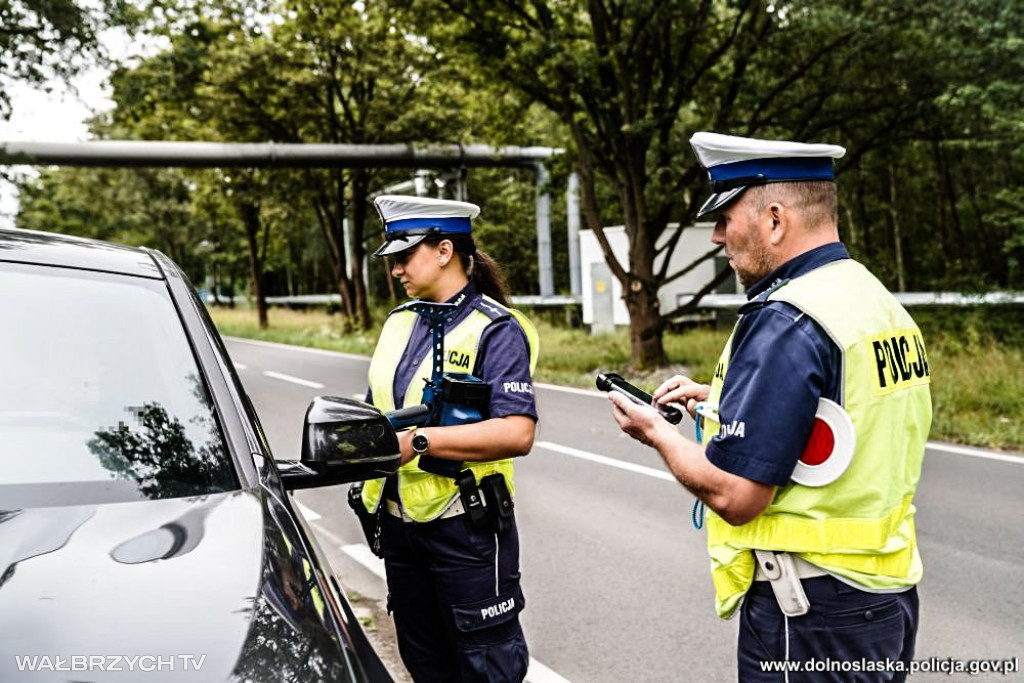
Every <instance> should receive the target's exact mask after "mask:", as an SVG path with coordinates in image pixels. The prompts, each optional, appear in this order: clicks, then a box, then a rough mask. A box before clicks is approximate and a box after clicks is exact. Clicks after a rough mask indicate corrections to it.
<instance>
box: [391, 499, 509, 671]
mask: <svg viewBox="0 0 1024 683" xmlns="http://www.w3.org/2000/svg"><path fill="white" fill-rule="evenodd" d="M381 547H382V549H383V551H384V564H385V567H386V569H387V577H388V609H389V611H390V612H392V614H393V615H394V619H395V630H396V632H397V635H398V650H399V652H400V653H401V655H402V661H403V662H404V663H405V666H406V668H407V669H408V670H409V673H410V674H412V677H413V679H415V680H416V681H431V682H432V683H433V682H441V681H517V682H518V681H522V680H523V679H524V678H525V677H526V670H527V668H528V665H529V653H528V652H527V648H526V638H525V636H524V635H523V629H522V627H521V626H520V624H519V612H520V611H522V609H523V592H522V588H521V587H520V585H519V534H518V531H517V529H516V525H515V522H514V520H513V524H512V527H511V528H510V529H508V530H506V531H504V532H502V533H500V534H497V533H495V532H493V531H486V530H479V529H476V528H474V527H473V526H472V524H471V523H470V521H469V515H466V514H463V515H459V516H457V517H450V518H448V519H441V520H436V521H433V522H427V523H424V524H409V523H406V522H403V521H402V520H400V519H398V518H397V517H394V516H392V515H389V514H387V513H384V515H383V520H382V531H381Z"/></svg>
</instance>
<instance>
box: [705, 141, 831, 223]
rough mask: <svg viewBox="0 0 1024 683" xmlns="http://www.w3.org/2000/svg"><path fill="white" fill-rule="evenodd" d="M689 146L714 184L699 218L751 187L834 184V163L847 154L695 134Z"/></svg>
mask: <svg viewBox="0 0 1024 683" xmlns="http://www.w3.org/2000/svg"><path fill="white" fill-rule="evenodd" d="M690 145H691V146H692V147H693V152H694V154H696V155H697V160H698V161H700V164H701V166H703V167H704V168H705V169H707V172H708V178H709V179H710V180H711V192H712V195H711V197H709V198H708V200H707V201H706V202H704V204H703V206H701V207H700V210H699V211H697V218H701V217H703V216H706V215H708V214H709V213H712V212H714V211H718V210H719V209H722V208H724V207H725V205H726V204H728V203H729V202H731V201H733V200H735V199H736V198H738V197H739V195H740V194H741V193H742V192H743V190H745V189H747V188H748V187H750V186H752V185H764V184H766V183H794V182H802V181H807V180H834V179H835V173H834V172H833V169H832V160H833V159H838V158H840V157H842V156H843V155H844V154H846V148H844V147H840V146H839V145H826V144H806V143H803V142H787V141H784V140H756V139H754V138H741V137H737V136H735V135H721V134H720V133H706V132H701V133H694V134H693V137H691V138H690Z"/></svg>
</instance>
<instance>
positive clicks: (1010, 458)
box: [926, 441, 1024, 465]
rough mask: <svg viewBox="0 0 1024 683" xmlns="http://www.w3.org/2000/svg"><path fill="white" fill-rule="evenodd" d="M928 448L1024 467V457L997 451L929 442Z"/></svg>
mask: <svg viewBox="0 0 1024 683" xmlns="http://www.w3.org/2000/svg"><path fill="white" fill-rule="evenodd" d="M926 445H927V447H928V448H933V449H935V450H937V451H943V452H946V453H955V454H957V455H969V456H971V457H972V458H986V459H988V460H1001V461H1002V462H1012V463H1016V464H1017V465H1024V455H1021V454H1016V455H1014V454H1006V453H996V452H995V451H986V450H982V449H980V448H968V447H967V446H954V445H953V444H949V443H939V442H938V441H929V442H928V443H927V444H926Z"/></svg>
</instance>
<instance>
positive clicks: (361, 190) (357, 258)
mask: <svg viewBox="0 0 1024 683" xmlns="http://www.w3.org/2000/svg"><path fill="white" fill-rule="evenodd" d="M369 183H370V177H369V174H368V173H367V172H366V170H365V169H362V168H360V169H356V170H355V171H353V172H352V221H351V222H350V223H349V226H348V227H349V234H348V240H349V250H350V251H351V253H352V293H353V295H354V297H355V301H354V309H355V314H356V324H357V325H358V326H359V329H361V330H368V329H370V303H369V300H368V299H367V296H366V282H365V281H364V278H363V262H364V261H365V260H366V247H365V246H363V234H364V232H365V230H364V228H365V226H366V202H367V196H368V195H369V192H370V190H369Z"/></svg>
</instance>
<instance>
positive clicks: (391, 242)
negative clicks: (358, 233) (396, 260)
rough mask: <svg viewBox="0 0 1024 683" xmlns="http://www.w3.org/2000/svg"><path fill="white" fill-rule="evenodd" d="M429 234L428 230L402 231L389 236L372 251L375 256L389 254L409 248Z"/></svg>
mask: <svg viewBox="0 0 1024 683" xmlns="http://www.w3.org/2000/svg"><path fill="white" fill-rule="evenodd" d="M429 234H430V233H429V232H421V233H419V234H410V233H403V234H401V235H395V236H394V237H389V238H388V239H387V241H385V242H384V244H382V245H380V247H378V248H377V251H375V252H373V255H374V256H377V257H381V256H391V255H392V254H397V253H399V252H401V251H405V250H406V249H411V248H412V247H415V246H416V245H417V244H419V243H420V242H422V241H423V240H425V239H426V238H427V235H429Z"/></svg>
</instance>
